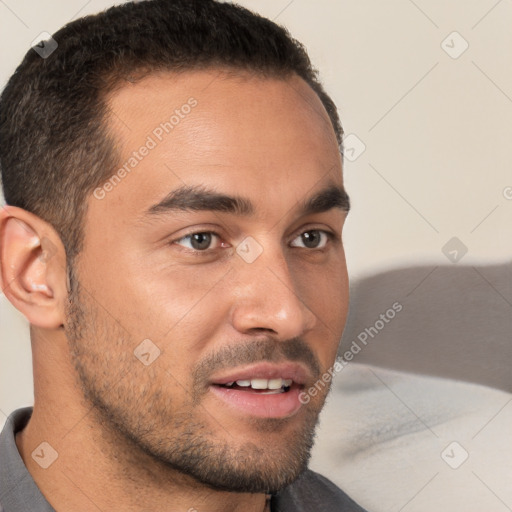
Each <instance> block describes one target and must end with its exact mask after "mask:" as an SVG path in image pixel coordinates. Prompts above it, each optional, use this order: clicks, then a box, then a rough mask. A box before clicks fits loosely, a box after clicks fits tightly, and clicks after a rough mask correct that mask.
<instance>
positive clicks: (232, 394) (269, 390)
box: [210, 363, 310, 418]
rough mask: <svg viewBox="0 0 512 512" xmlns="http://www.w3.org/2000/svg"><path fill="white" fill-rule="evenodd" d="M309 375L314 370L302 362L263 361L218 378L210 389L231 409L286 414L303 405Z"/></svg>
mask: <svg viewBox="0 0 512 512" xmlns="http://www.w3.org/2000/svg"><path fill="white" fill-rule="evenodd" d="M308 379H310V374H309V372H308V371H307V370H306V369H305V368H304V367H303V366H302V365H298V364H295V363H287V364H281V365H275V364H270V363H263V364H257V365H252V366H249V367H245V368H241V369H238V370H235V371H231V372H230V373H229V374H227V375H224V376H221V377H218V378H214V379H213V380H212V381H211V382H210V391H211V392H212V394H213V395H214V396H215V397H216V398H218V399H220V400H221V401H222V402H223V405H227V406H228V408H229V412H230V413H235V414H239V415H245V416H247V415H249V416H255V417H260V418H286V417H290V416H293V415H294V414H297V412H298V411H299V410H300V408H301V407H302V405H303V404H302V402H301V401H300V400H299V394H300V392H301V390H302V389H304V385H305V382H307V380H308Z"/></svg>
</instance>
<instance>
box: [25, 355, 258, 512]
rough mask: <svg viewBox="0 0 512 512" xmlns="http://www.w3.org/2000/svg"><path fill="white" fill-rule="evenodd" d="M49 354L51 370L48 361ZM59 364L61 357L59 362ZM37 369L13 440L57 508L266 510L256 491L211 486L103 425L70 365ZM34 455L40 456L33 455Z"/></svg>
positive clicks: (76, 510) (62, 511)
mask: <svg viewBox="0 0 512 512" xmlns="http://www.w3.org/2000/svg"><path fill="white" fill-rule="evenodd" d="M47 359H48V358H46V359H45V358H37V359H35V361H46V360H47ZM50 359H52V361H51V364H53V365H54V368H55V364H56V362H55V358H50ZM63 359H66V358H65V357H64V356H63ZM64 362H68V361H62V360H61V361H60V363H64ZM68 363H69V362H68ZM43 364H45V363H43ZM48 364H50V363H48ZM41 366H42V365H41V363H37V364H36V363H35V364H34V382H35V388H34V396H35V405H34V411H33V413H32V417H31V418H30V421H29V422H28V424H27V426H26V427H25V428H24V429H23V430H22V431H21V432H19V433H18V434H17V436H16V445H17V447H18V451H19V452H20V455H21V457H22V459H23V461H24V463H25V466H26V467H27V469H28V471H29V473H30V474H31V476H32V478H33V479H34V481H35V483H36V484H37V486H38V487H39V489H40V490H41V492H42V493H43V495H44V496H45V498H46V499H47V501H48V502H49V503H50V505H52V507H53V508H54V509H55V510H56V511H57V512H65V511H67V510H73V511H74V512H82V511H83V512H86V511H87V512H89V511H91V510H123V511H126V512H140V511H141V509H142V510H162V511H165V512H178V511H179V512H183V511H190V512H193V511H194V510H196V511H199V512H203V511H208V512H263V511H264V510H265V503H266V495H265V494H263V493H262V494H250V493H234V492H227V491H217V490H214V489H211V488H209V487H206V486H205V485H203V484H200V483H199V482H197V481H196V480H194V479H193V478H192V477H189V476H187V475H184V474H183V473H180V472H178V471H176V470H174V469H173V468H170V467H169V466H167V465H165V464H164V463H162V462H160V461H157V460H155V459H154V458H152V457H151V456H150V455H147V454H145V453H143V452H142V451H141V450H140V449H138V448H137V447H135V446H134V445H133V444H130V442H129V441H128V440H127V439H126V438H124V437H123V436H122V435H121V434H120V433H119V432H115V431H112V429H110V428H109V427H107V426H106V424H107V422H106V421H105V420H104V418H102V417H100V416H99V414H98V412H97V409H96V408H95V407H93V406H91V404H89V403H88V402H85V401H84V399H83V395H82V393H81V391H80V389H79V388H78V384H77V383H76V381H75V377H74V375H73V373H72V371H71V370H70V368H71V365H70V364H58V365H56V366H57V367H59V368H61V371H60V372H55V371H52V372H50V371H49V369H48V368H43V367H41ZM43 375H46V376H47V375H52V376H54V377H55V378H53V377H52V379H48V378H47V377H46V378H43ZM48 397H51V399H49V398H48ZM43 442H46V443H48V444H49V445H50V446H51V447H52V448H53V450H55V452H56V453H57V454H58V457H57V458H56V459H55V461H54V462H53V463H52V464H51V465H49V466H48V467H47V468H46V469H44V468H43V467H41V465H40V464H39V463H40V462H41V461H43V462H44V457H46V456H47V455H48V450H47V451H46V452H44V450H43V452H41V451H40V449H39V448H38V447H39V446H40V445H41V443H43ZM37 450H39V451H37ZM34 452H35V453H36V454H39V455H41V454H42V453H44V457H41V456H40V457H33V456H32V454H33V453H34Z"/></svg>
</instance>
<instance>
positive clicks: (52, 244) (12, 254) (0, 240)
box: [0, 206, 67, 329]
mask: <svg viewBox="0 0 512 512" xmlns="http://www.w3.org/2000/svg"><path fill="white" fill-rule="evenodd" d="M57 244H59V245H60V248H61V251H59V245H57ZM62 253H64V250H63V247H62V244H61V243H60V239H59V238H58V235H57V234H56V232H55V231H54V229H53V228H52V227H51V226H50V225H49V224H48V223H46V222H45V221H43V220H42V219H40V218H39V217H37V216H35V215H33V214H31V213H30V212H27V211H26V210H23V209H21V208H17V207H13V206H5V207H4V208H2V210H1V211H0V284H1V286H2V291H3V292H4V294H5V296H6V297H7V298H8V299H9V300H10V302H11V303H12V304H13V305H14V307H16V309H18V310H19V311H20V312H21V313H23V315H25V317H26V318H27V319H28V321H29V322H30V323H31V324H32V325H34V326H38V327H42V328H46V329H52V328H58V327H59V326H60V325H61V324H62V323H63V318H62V307H61V305H62V304H63V299H65V298H66V295H67V291H66V282H65V274H66V272H65V255H64V254H62ZM61 259H63V261H60V260H61Z"/></svg>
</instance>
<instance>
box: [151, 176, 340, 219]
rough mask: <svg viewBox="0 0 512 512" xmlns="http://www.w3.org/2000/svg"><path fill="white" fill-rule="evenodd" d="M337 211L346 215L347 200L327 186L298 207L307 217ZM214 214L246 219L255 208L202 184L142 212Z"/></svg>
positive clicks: (186, 187) (183, 188)
mask: <svg viewBox="0 0 512 512" xmlns="http://www.w3.org/2000/svg"><path fill="white" fill-rule="evenodd" d="M333 208H338V209H340V210H343V211H345V212H347V213H348V211H349V210H350V198H349V196H348V194H347V192H346V191H345V189H344V188H343V187H340V186H338V185H334V184H330V185H328V186H327V187H326V188H324V189H322V190H320V191H319V192H317V193H315V194H314V195H313V196H311V197H309V198H307V199H306V200H305V201H303V202H302V203H300V204H299V213H300V214H302V215H311V214H314V213H322V212H326V211H329V210H331V209H333ZM191 211H216V212H223V213H230V214H233V215H240V216H244V217H250V216H252V215H254V212H255V208H254V205H253V204H252V202H251V201H250V200H249V199H246V198H243V197H240V196H230V195H226V194H222V193H219V192H217V191H215V190H212V189H209V188H206V187H205V186H202V185H193V186H191V185H183V186H181V187H179V188H177V189H175V190H173V191H172V192H170V193H169V194H168V195H167V196H165V197H164V198H163V199H162V200H161V201H160V202H159V203H157V204H154V205H153V206H151V207H150V208H148V210H146V216H149V217H153V216H159V215H162V214H169V213H172V212H191Z"/></svg>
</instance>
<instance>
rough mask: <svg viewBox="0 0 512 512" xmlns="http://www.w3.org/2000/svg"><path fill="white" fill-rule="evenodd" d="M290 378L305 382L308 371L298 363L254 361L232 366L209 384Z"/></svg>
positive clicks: (297, 382)
mask: <svg viewBox="0 0 512 512" xmlns="http://www.w3.org/2000/svg"><path fill="white" fill-rule="evenodd" d="M279 378H282V379H291V380H293V382H295V383H296V384H305V383H306V382H307V381H308V380H309V379H311V372H309V371H308V370H307V369H306V368H305V367H304V366H303V365H301V364H298V363H291V362H287V363H279V364H276V363H255V364H252V365H249V366H243V367H240V368H234V369H231V370H229V371H226V372H225V373H222V375H219V376H215V377H213V378H212V379H211V384H221V385H222V384H227V383H229V382H235V381H237V380H252V379H279Z"/></svg>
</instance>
